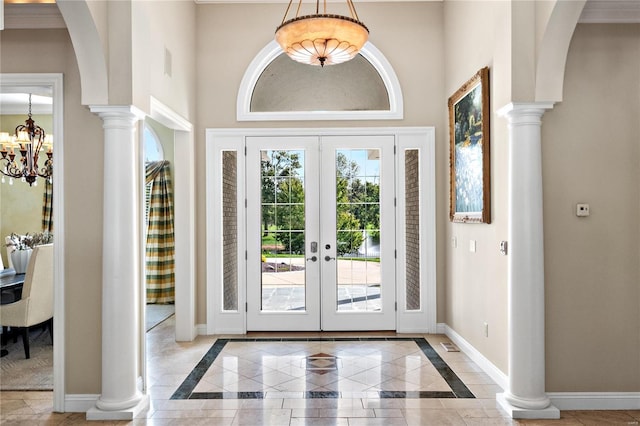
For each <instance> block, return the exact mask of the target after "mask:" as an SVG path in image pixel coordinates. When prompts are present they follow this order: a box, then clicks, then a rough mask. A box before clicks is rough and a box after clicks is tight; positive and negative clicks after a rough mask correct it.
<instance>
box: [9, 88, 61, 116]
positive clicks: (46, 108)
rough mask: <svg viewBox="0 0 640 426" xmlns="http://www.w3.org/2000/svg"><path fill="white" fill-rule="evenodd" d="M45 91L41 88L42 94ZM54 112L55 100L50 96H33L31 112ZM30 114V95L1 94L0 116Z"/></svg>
mask: <svg viewBox="0 0 640 426" xmlns="http://www.w3.org/2000/svg"><path fill="white" fill-rule="evenodd" d="M43 90H44V89H43V88H40V91H41V92H42V91H43ZM5 92H6V91H5ZM34 92H35V91H34ZM52 110H53V99H52V98H51V96H50V95H49V96H41V95H32V96H31V112H33V113H34V114H51V112H52ZM28 112H29V94H28V93H0V114H24V115H25V116H26V115H27V113H28Z"/></svg>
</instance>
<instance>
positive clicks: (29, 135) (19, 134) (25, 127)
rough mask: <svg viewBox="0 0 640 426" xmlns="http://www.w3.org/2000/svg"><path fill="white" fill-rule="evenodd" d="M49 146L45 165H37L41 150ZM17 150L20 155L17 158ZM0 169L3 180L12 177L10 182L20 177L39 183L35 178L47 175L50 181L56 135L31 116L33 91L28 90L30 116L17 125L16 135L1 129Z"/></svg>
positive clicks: (30, 183) (26, 180)
mask: <svg viewBox="0 0 640 426" xmlns="http://www.w3.org/2000/svg"><path fill="white" fill-rule="evenodd" d="M44 149H46V154H47V159H46V161H45V162H44V165H43V167H42V169H39V168H38V157H39V155H40V151H41V150H44ZM16 151H19V152H20V155H21V158H20V159H19V160H16ZM0 173H2V175H3V176H2V183H4V182H5V176H7V177H9V184H10V185H12V184H13V179H14V178H15V179H21V180H22V181H23V182H28V183H29V186H36V185H38V182H37V181H36V178H37V177H38V176H40V177H41V178H44V179H48V180H49V182H51V179H52V175H53V137H52V136H51V135H47V134H45V131H44V129H43V128H42V127H40V126H38V125H36V123H35V122H34V121H33V118H31V93H30V94H29V116H28V118H27V120H26V121H25V124H20V125H18V126H17V127H16V130H15V135H9V133H7V132H0Z"/></svg>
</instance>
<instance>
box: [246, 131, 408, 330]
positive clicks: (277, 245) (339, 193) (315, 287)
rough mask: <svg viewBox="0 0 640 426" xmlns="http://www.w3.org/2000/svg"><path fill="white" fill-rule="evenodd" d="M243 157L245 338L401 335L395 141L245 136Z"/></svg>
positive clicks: (368, 137) (354, 138)
mask: <svg viewBox="0 0 640 426" xmlns="http://www.w3.org/2000/svg"><path fill="white" fill-rule="evenodd" d="M246 153H247V155H246V177H247V179H246V191H247V215H246V218H247V219H246V220H247V233H246V239H247V296H246V297H247V330H292V331H293V330H394V329H395V328H396V316H395V305H396V299H395V294H396V282H395V275H396V274H395V217H394V215H395V209H394V197H395V189H394V188H395V183H394V173H395V171H394V164H395V162H394V137H393V136H320V137H318V136H302V137H298V136H287V137H247V138H246Z"/></svg>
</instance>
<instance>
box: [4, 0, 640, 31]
mask: <svg viewBox="0 0 640 426" xmlns="http://www.w3.org/2000/svg"><path fill="white" fill-rule="evenodd" d="M194 1H195V2H196V3H198V4H209V3H228V4H239V3H254V4H255V3H288V0H194ZM295 1H296V2H297V1H298V0H295ZM303 1H304V2H305V3H309V2H310V1H312V0H303ZM327 1H328V2H344V1H345V0H327ZM382 1H386V2H400V1H404V2H406V1H409V2H425V1H442V0H356V3H358V2H362V3H371V2H373V3H375V2H382ZM565 1H571V0H565ZM580 22H581V23H619V24H622V23H640V0H587V4H586V6H585V8H584V10H583V12H582V15H581V16H580ZM4 25H5V28H7V29H18V28H65V23H64V20H63V19H62V15H61V14H60V11H59V10H58V7H57V6H56V5H55V4H34V3H31V4H17V3H11V4H4Z"/></svg>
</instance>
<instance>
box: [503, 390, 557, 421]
mask: <svg viewBox="0 0 640 426" xmlns="http://www.w3.org/2000/svg"><path fill="white" fill-rule="evenodd" d="M496 403H497V405H498V408H501V409H503V410H504V411H506V412H507V414H508V415H509V417H511V418H512V419H559V418H560V410H558V409H557V408H556V407H554V406H553V405H549V406H548V407H547V408H542V409H538V410H536V409H532V408H520V407H514V406H513V405H511V404H510V403H509V402H508V401H507V400H506V398H505V394H504V393H499V394H497V395H496Z"/></svg>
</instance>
